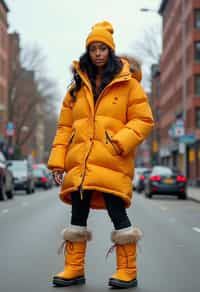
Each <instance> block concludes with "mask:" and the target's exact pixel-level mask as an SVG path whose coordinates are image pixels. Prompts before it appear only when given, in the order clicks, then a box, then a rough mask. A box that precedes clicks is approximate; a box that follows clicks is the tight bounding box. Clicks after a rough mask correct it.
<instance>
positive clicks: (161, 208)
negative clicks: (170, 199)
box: [160, 206, 168, 211]
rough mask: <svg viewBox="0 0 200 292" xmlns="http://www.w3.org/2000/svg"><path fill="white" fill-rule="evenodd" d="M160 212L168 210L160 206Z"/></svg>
mask: <svg viewBox="0 0 200 292" xmlns="http://www.w3.org/2000/svg"><path fill="white" fill-rule="evenodd" d="M160 210H162V211H167V210H168V208H167V207H165V206H161V207H160Z"/></svg>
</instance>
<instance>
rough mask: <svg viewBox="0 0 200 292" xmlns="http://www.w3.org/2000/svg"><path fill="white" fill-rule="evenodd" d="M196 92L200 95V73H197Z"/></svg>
mask: <svg viewBox="0 0 200 292" xmlns="http://www.w3.org/2000/svg"><path fill="white" fill-rule="evenodd" d="M195 94H196V95H200V75H199V74H198V75H195Z"/></svg>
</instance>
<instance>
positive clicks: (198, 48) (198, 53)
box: [194, 41, 200, 61]
mask: <svg viewBox="0 0 200 292" xmlns="http://www.w3.org/2000/svg"><path fill="white" fill-rule="evenodd" d="M194 51H195V60H196V61H200V41H198V42H195V43H194Z"/></svg>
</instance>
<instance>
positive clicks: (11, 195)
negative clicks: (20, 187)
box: [6, 187, 14, 199]
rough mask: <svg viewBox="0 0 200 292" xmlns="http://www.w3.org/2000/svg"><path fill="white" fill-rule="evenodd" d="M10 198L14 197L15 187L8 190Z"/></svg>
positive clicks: (7, 193)
mask: <svg viewBox="0 0 200 292" xmlns="http://www.w3.org/2000/svg"><path fill="white" fill-rule="evenodd" d="M6 195H7V197H8V199H12V198H13V197H14V187H12V189H11V190H10V191H8V192H6Z"/></svg>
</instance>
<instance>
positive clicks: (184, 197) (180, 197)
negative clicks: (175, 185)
mask: <svg viewBox="0 0 200 292" xmlns="http://www.w3.org/2000/svg"><path fill="white" fill-rule="evenodd" d="M178 198H179V200H187V194H180V195H179V196H178Z"/></svg>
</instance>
